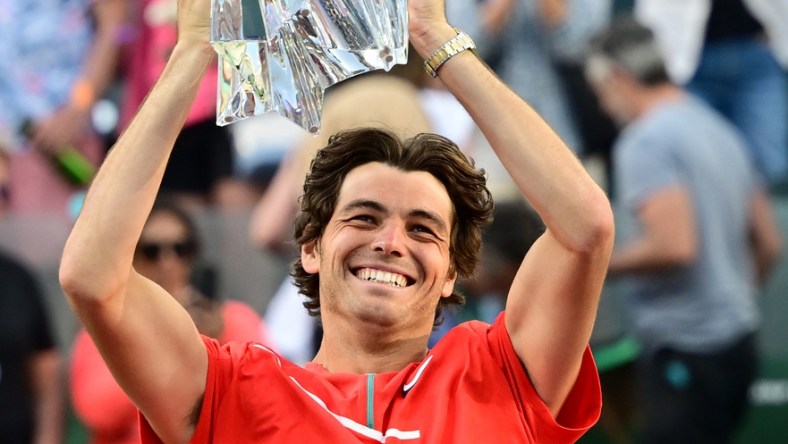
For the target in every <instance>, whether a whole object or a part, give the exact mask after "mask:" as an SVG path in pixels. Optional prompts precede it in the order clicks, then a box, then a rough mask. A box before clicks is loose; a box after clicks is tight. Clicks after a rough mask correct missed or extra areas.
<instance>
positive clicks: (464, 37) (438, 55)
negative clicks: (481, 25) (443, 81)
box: [424, 29, 476, 77]
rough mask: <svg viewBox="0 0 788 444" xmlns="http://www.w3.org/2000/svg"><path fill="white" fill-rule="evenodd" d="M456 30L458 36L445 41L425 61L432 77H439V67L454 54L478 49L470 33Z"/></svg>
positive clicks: (425, 67)
mask: <svg viewBox="0 0 788 444" xmlns="http://www.w3.org/2000/svg"><path fill="white" fill-rule="evenodd" d="M456 31H457V35H456V36H454V37H453V38H452V39H450V40H449V41H448V42H446V43H444V44H443V46H441V47H440V48H438V49H437V50H436V51H435V52H434V53H433V54H432V56H431V57H430V58H428V59H427V60H425V61H424V69H425V70H427V73H429V75H431V76H432V77H438V68H440V66H441V65H443V64H444V63H445V62H446V61H447V60H449V59H450V58H452V57H453V56H454V55H456V54H459V53H461V52H462V51H465V50H466V49H470V50H474V49H476V44H475V43H474V42H473V39H471V37H470V36H469V35H468V34H466V33H464V32H462V31H460V30H458V29H457V30H456Z"/></svg>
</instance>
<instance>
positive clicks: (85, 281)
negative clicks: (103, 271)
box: [58, 250, 120, 304]
mask: <svg viewBox="0 0 788 444" xmlns="http://www.w3.org/2000/svg"><path fill="white" fill-rule="evenodd" d="M98 271H100V270H98V266H96V265H95V264H92V263H86V262H84V261H83V260H81V259H80V258H79V257H77V255H74V254H70V253H69V251H68V250H66V252H65V253H64V254H63V257H62V259H61V262H60V268H59V270H58V280H59V281H60V287H61V288H62V289H63V292H64V293H65V295H66V297H67V298H68V300H69V301H70V302H71V303H72V304H83V303H90V302H102V301H105V300H106V299H108V298H110V297H111V295H113V294H116V293H117V292H116V291H115V290H116V289H118V288H120V282H119V281H117V282H113V281H111V280H107V279H106V278H102V276H101V275H100V274H97V272H98Z"/></svg>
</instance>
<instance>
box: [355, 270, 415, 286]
mask: <svg viewBox="0 0 788 444" xmlns="http://www.w3.org/2000/svg"><path fill="white" fill-rule="evenodd" d="M356 277H358V278H359V279H363V280H365V281H375V282H382V283H384V284H390V285H393V286H395V287H404V286H406V285H407V284H408V279H407V278H406V277H405V276H403V275H401V274H396V273H389V272H388V271H382V270H375V269H372V268H362V269H360V270H358V271H357V272H356Z"/></svg>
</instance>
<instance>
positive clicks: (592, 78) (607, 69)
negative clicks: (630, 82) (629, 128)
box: [585, 56, 632, 126]
mask: <svg viewBox="0 0 788 444" xmlns="http://www.w3.org/2000/svg"><path fill="white" fill-rule="evenodd" d="M585 71H586V80H587V81H588V83H589V85H591V88H592V89H593V91H594V93H595V94H596V96H597V99H598V100H599V106H600V107H601V108H602V110H603V111H605V112H606V113H607V114H608V115H609V116H610V117H611V118H612V119H613V120H614V121H615V122H616V124H618V125H619V126H624V125H626V123H627V122H628V121H629V120H631V118H632V115H631V112H630V111H629V106H628V100H627V94H628V92H627V91H626V84H625V83H626V82H622V81H621V80H622V75H623V74H622V73H621V72H620V71H619V70H617V69H616V68H615V66H614V65H613V64H612V62H610V61H609V60H607V59H606V58H604V57H599V56H595V57H591V58H590V59H589V61H588V62H587V64H586V70H585Z"/></svg>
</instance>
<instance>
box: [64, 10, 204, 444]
mask: <svg viewBox="0 0 788 444" xmlns="http://www.w3.org/2000/svg"><path fill="white" fill-rule="evenodd" d="M209 3H210V2H209V0H179V1H178V8H179V13H178V14H179V15H178V23H179V41H178V44H177V45H176V47H175V49H174V50H173V53H172V55H171V57H170V60H169V63H168V64H167V67H166V68H165V70H164V73H163V74H162V76H161V78H160V79H159V82H158V83H157V84H156V86H155V87H154V89H153V90H152V91H151V93H150V95H149V96H148V98H147V100H146V101H145V103H144V104H143V106H142V107H141V109H140V111H139V113H138V114H137V116H136V117H135V119H134V120H133V122H132V123H131V125H130V126H129V128H128V130H127V131H126V132H125V133H124V134H123V135H122V136H121V138H120V139H119V141H118V142H117V144H116V145H115V146H114V148H113V149H112V151H111V152H110V154H109V155H108V156H107V159H106V161H105V162H104V164H103V165H102V167H101V169H100V171H99V172H98V175H97V176H96V179H95V181H94V183H93V185H92V186H91V187H90V190H89V192H88V195H87V198H86V201H85V206H84V208H83V210H82V213H81V215H80V217H79V219H78V220H77V222H76V224H75V226H74V229H73V231H72V232H71V235H70V236H69V239H68V241H67V243H66V247H65V251H64V253H63V259H62V262H61V267H60V281H61V284H62V286H63V288H64V290H65V292H66V294H67V297H68V300H69V302H70V303H71V305H72V307H73V308H74V310H75V312H76V313H77V315H78V316H79V318H80V320H81V321H82V322H83V324H84V325H85V327H86V328H87V330H88V332H89V333H90V335H91V336H92V337H93V339H94V341H95V343H96V345H97V347H98V349H99V351H100V352H101V354H102V356H103V358H104V359H105V360H106V361H107V364H108V366H109V368H110V370H111V371H112V373H113V375H114V376H115V378H116V379H117V380H118V382H119V383H120V385H121V386H122V387H123V388H124V390H125V391H126V392H127V393H128V394H129V396H130V397H131V399H132V400H133V401H134V402H135V404H136V405H137V406H138V407H139V408H140V410H141V411H142V412H143V414H144V415H145V416H146V418H147V419H148V420H149V421H150V423H151V425H152V426H153V428H154V430H156V432H157V433H158V434H159V436H160V437H161V438H162V439H163V440H164V441H165V442H186V441H187V440H188V439H189V437H190V436H191V434H192V432H193V422H194V421H191V420H190V418H189V417H190V414H191V413H192V412H193V411H194V410H195V408H196V406H197V405H198V403H199V402H200V401H201V399H202V394H203V391H204V387H205V377H206V373H207V365H208V364H207V355H206V352H205V349H204V347H203V345H202V342H201V339H200V337H199V335H198V333H197V329H196V328H195V326H194V324H193V323H192V321H191V319H190V317H189V315H188V314H187V312H186V311H185V310H184V309H183V308H182V307H181V305H180V304H179V303H178V302H176V300H175V299H174V298H173V297H171V296H170V295H169V294H167V293H166V292H165V291H164V290H163V289H161V288H160V287H158V286H157V285H155V284H154V283H152V282H151V281H149V280H147V279H145V278H143V277H142V276H141V275H139V274H138V273H137V272H136V271H135V270H134V269H133V268H132V265H131V264H132V259H133V255H134V249H135V245H136V244H137V241H138V239H139V236H140V233H141V232H142V228H143V225H144V223H145V220H146V219H147V216H148V214H149V212H150V209H151V207H152V205H153V201H154V198H155V196H156V193H157V191H158V188H159V185H160V182H161V177H162V174H163V171H164V168H165V165H166V162H167V158H168V156H169V153H170V151H171V149H172V146H173V144H174V142H175V138H176V136H177V135H178V132H179V131H180V129H181V126H182V125H183V122H184V120H185V118H186V115H187V113H188V111H189V107H190V105H191V102H192V100H193V98H194V96H195V94H196V91H197V88H198V85H199V83H200V79H201V78H202V75H203V73H204V72H205V70H206V69H207V67H208V66H209V64H210V63H211V62H212V60H214V57H213V56H214V54H213V51H212V49H211V47H210V46H209V44H208V35H209V30H208V26H209V14H210V5H209Z"/></svg>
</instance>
